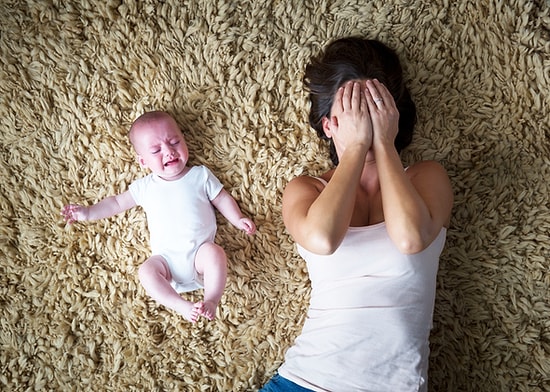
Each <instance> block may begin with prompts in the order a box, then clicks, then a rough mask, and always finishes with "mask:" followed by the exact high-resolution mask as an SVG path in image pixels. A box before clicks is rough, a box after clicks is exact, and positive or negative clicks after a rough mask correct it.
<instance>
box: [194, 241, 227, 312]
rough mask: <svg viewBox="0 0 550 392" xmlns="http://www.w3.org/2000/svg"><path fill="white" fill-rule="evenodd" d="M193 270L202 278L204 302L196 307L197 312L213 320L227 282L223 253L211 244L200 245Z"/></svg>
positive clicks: (225, 261)
mask: <svg viewBox="0 0 550 392" xmlns="http://www.w3.org/2000/svg"><path fill="white" fill-rule="evenodd" d="M195 268H196V269H197V272H198V273H199V274H201V275H203V277H204V278H203V279H204V302H203V303H202V306H199V307H198V312H199V314H200V315H201V316H203V317H206V318H207V319H209V320H213V319H214V318H215V317H216V309H217V307H218V304H219V303H220V299H221V298H222V295H223V291H224V289H225V283H226V281H227V257H226V255H225V251H224V250H223V249H222V247H221V246H219V245H216V244H215V243H213V242H207V243H205V244H202V245H201V246H200V248H199V250H198V251H197V255H196V256H195Z"/></svg>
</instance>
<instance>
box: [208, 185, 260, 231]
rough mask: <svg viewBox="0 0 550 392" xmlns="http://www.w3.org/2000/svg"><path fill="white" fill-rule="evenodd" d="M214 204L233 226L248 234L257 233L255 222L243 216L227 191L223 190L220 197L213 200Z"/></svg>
mask: <svg viewBox="0 0 550 392" xmlns="http://www.w3.org/2000/svg"><path fill="white" fill-rule="evenodd" d="M212 204H213V205H214V207H216V208H217V209H218V211H220V212H221V213H222V215H223V216H225V217H226V218H227V220H228V221H229V222H231V224H232V225H233V226H235V227H237V228H239V229H241V230H243V231H244V232H245V233H246V234H254V233H255V232H256V225H255V224H254V222H252V220H251V219H249V218H247V217H245V216H243V214H242V212H241V209H240V208H239V206H238V205H237V202H236V201H235V199H233V197H232V196H231V195H230V194H229V193H228V192H227V191H226V190H225V189H222V190H221V191H220V193H219V194H218V196H216V197H215V198H214V200H212Z"/></svg>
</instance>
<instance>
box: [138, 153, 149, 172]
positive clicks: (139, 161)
mask: <svg viewBox="0 0 550 392" xmlns="http://www.w3.org/2000/svg"><path fill="white" fill-rule="evenodd" d="M136 161H137V162H138V163H139V165H140V166H141V167H142V168H144V169H147V165H146V164H145V160H144V159H143V158H142V157H141V155H137V156H136Z"/></svg>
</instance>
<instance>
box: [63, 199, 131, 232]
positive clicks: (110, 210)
mask: <svg viewBox="0 0 550 392" xmlns="http://www.w3.org/2000/svg"><path fill="white" fill-rule="evenodd" d="M135 206H136V202H135V201H134V198H133V197H132V195H131V194H130V192H129V191H126V192H124V193H121V194H120V195H116V196H109V197H107V198H105V199H103V200H101V201H100V202H99V203H97V204H94V205H91V206H89V207H87V206H81V205H77V204H69V205H66V206H65V207H63V209H62V210H61V215H63V219H65V220H66V221H67V223H69V224H71V223H74V222H77V221H91V220H98V219H103V218H108V217H110V216H113V215H116V214H119V213H121V212H123V211H126V210H128V209H130V208H132V207H135Z"/></svg>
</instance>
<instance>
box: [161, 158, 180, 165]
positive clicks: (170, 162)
mask: <svg viewBox="0 0 550 392" xmlns="http://www.w3.org/2000/svg"><path fill="white" fill-rule="evenodd" d="M178 161H179V158H176V159H172V160H171V161H168V162H166V163H165V164H164V166H165V167H166V166H170V165H174V164H176V163H178Z"/></svg>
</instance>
